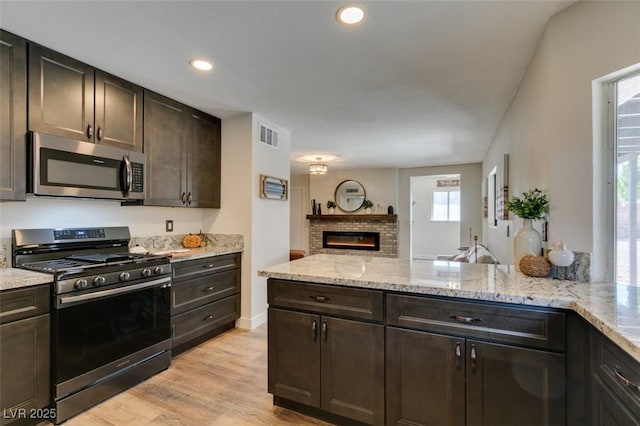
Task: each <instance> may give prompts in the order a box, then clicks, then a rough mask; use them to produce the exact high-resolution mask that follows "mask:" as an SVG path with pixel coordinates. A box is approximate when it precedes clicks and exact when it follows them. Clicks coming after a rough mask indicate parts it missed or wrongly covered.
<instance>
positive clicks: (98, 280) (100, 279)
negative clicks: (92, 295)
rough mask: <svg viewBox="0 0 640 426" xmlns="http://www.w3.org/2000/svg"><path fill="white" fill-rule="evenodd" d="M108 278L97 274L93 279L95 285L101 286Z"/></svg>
mask: <svg viewBox="0 0 640 426" xmlns="http://www.w3.org/2000/svg"><path fill="white" fill-rule="evenodd" d="M106 281H107V280H105V279H104V277H101V276H97V277H95V278H94V279H93V285H94V286H96V287H97V286H99V285H103V284H104V283H105V282H106Z"/></svg>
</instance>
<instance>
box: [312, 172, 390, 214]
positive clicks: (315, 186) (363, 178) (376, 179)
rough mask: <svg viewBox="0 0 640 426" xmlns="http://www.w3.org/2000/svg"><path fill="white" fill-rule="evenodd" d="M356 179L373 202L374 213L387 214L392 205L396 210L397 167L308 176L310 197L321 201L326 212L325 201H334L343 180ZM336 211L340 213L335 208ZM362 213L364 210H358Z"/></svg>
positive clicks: (323, 211)
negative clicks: (378, 209) (337, 188)
mask: <svg viewBox="0 0 640 426" xmlns="http://www.w3.org/2000/svg"><path fill="white" fill-rule="evenodd" d="M348 179H349V180H356V181H358V182H360V183H361V184H362V186H364V190H365V192H366V197H367V199H368V200H371V201H372V202H373V206H374V213H378V211H377V207H378V205H380V208H381V210H380V213H382V214H387V207H388V206H390V205H391V206H393V208H394V210H396V211H397V205H398V198H397V188H398V169H389V168H386V169H350V170H336V171H331V165H329V173H327V174H326V175H324V176H310V177H309V187H310V189H309V191H310V198H311V199H315V200H316V202H320V203H322V213H323V214H327V201H329V200H331V201H335V197H334V194H335V190H336V187H337V186H338V185H339V184H340V182H342V181H344V180H348ZM336 213H342V212H341V211H340V210H339V209H336ZM357 213H358V214H363V213H364V210H359V211H358V212H357Z"/></svg>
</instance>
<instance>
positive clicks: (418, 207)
mask: <svg viewBox="0 0 640 426" xmlns="http://www.w3.org/2000/svg"><path fill="white" fill-rule="evenodd" d="M409 202H410V204H411V205H410V207H411V208H410V209H409V211H410V218H409V219H410V248H411V259H414V260H418V259H423V260H434V259H436V258H437V256H438V255H443V254H445V255H446V254H453V253H456V252H457V249H458V247H459V245H460V214H461V211H462V210H461V204H462V200H461V197H460V174H448V175H431V176H412V177H411V178H410V201H409Z"/></svg>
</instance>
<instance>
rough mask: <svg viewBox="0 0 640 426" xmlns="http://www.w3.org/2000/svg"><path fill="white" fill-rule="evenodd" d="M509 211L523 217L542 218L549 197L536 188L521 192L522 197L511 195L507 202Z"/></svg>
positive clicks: (547, 206)
mask: <svg viewBox="0 0 640 426" xmlns="http://www.w3.org/2000/svg"><path fill="white" fill-rule="evenodd" d="M507 208H508V209H509V211H510V212H512V213H513V214H515V215H516V216H518V217H521V218H523V219H533V220H541V219H544V217H545V215H546V214H547V211H548V210H549V197H547V194H545V193H544V192H542V191H541V190H539V189H538V188H535V189H531V190H529V191H526V192H523V193H522V197H521V198H520V197H516V196H514V197H511V199H510V200H509V201H508V202H507Z"/></svg>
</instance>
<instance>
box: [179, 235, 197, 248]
mask: <svg viewBox="0 0 640 426" xmlns="http://www.w3.org/2000/svg"><path fill="white" fill-rule="evenodd" d="M201 244H202V238H201V237H200V235H197V234H189V235H185V236H184V238H183V239H182V245H183V246H184V247H185V248H198V247H200V245H201Z"/></svg>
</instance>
